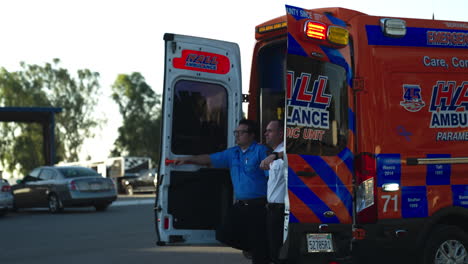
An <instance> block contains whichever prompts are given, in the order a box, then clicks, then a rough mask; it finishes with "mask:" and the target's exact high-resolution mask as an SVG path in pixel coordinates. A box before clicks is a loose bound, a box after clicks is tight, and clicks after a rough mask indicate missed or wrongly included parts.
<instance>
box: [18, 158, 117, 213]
mask: <svg viewBox="0 0 468 264" xmlns="http://www.w3.org/2000/svg"><path fill="white" fill-rule="evenodd" d="M11 189H12V193H13V207H14V208H15V209H18V208H32V207H48V208H49V211H50V212H52V213H57V212H60V211H62V210H63V209H64V207H74V206H94V207H95V208H96V210H98V211H104V210H106V209H107V207H108V206H109V205H110V204H111V203H112V202H113V201H115V200H116V199H117V193H116V190H115V187H114V183H113V182H112V180H111V179H106V178H103V177H102V176H101V175H100V174H98V173H97V172H96V171H94V170H92V169H88V168H85V167H77V166H74V167H59V166H58V167H57V166H46V167H39V168H36V169H34V170H33V171H31V172H30V173H29V174H28V175H27V176H26V177H24V179H23V180H21V181H18V184H16V185H13V186H12V188H11Z"/></svg>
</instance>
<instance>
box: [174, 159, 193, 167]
mask: <svg viewBox="0 0 468 264" xmlns="http://www.w3.org/2000/svg"><path fill="white" fill-rule="evenodd" d="M190 158H191V157H180V158H175V159H174V165H176V166H177V165H183V164H189V163H191V162H190Z"/></svg>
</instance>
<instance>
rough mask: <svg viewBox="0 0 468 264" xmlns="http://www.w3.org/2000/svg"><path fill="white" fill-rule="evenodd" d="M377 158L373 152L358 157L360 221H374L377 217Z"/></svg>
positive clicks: (358, 215)
mask: <svg viewBox="0 0 468 264" xmlns="http://www.w3.org/2000/svg"><path fill="white" fill-rule="evenodd" d="M376 174H377V169H376V159H375V156H374V155H373V154H371V153H361V154H360V155H359V156H358V157H357V158H356V183H357V191H356V211H357V221H358V223H372V222H375V221H376V219H377V205H376V203H375V196H374V195H375V194H376V193H377V191H376Z"/></svg>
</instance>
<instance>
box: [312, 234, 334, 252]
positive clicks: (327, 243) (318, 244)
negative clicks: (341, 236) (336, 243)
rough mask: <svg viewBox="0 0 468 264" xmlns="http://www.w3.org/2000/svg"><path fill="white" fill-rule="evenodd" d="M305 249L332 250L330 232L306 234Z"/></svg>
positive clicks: (316, 250)
mask: <svg viewBox="0 0 468 264" xmlns="http://www.w3.org/2000/svg"><path fill="white" fill-rule="evenodd" d="M307 251H308V252H309V253H317V252H334V251H335V250H334V249H333V238H332V234H327V233H324V234H307Z"/></svg>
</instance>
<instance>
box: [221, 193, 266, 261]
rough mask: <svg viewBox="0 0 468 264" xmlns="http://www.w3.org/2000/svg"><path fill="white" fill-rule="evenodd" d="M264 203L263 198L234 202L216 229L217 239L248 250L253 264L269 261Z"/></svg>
mask: <svg viewBox="0 0 468 264" xmlns="http://www.w3.org/2000/svg"><path fill="white" fill-rule="evenodd" d="M249 201H251V202H249ZM265 204H266V200H265V199H252V200H246V201H244V202H243V201H240V202H236V203H235V204H234V205H233V206H232V207H231V208H230V210H229V211H228V213H227V216H226V218H225V219H224V221H223V223H222V225H221V226H220V227H219V228H218V229H217V230H216V239H217V240H218V241H220V242H222V243H224V244H226V245H228V246H230V247H233V248H236V249H240V250H246V251H249V252H250V253H251V254H252V263H253V264H266V263H269V258H268V249H267V241H266V239H267V234H266V226H265V221H264V219H265V217H266V208H265Z"/></svg>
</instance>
